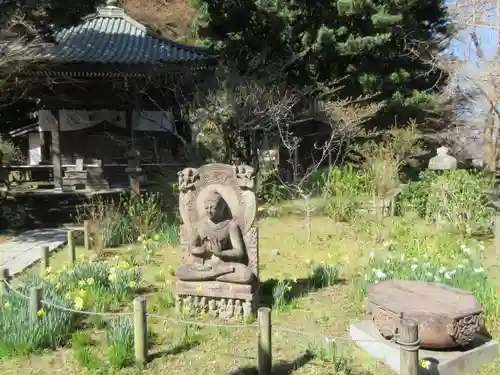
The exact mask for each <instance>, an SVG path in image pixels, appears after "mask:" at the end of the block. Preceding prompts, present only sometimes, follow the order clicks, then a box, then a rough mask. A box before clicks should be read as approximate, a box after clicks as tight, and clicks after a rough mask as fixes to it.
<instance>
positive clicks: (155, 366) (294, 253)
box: [0, 216, 500, 375]
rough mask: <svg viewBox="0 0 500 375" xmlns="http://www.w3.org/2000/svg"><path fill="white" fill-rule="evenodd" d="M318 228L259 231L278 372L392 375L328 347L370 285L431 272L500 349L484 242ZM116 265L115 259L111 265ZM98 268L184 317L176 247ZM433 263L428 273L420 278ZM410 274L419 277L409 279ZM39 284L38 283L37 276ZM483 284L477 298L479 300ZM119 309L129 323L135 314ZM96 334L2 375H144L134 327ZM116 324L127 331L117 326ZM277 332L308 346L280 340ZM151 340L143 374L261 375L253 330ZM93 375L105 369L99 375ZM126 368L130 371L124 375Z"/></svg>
mask: <svg viewBox="0 0 500 375" xmlns="http://www.w3.org/2000/svg"><path fill="white" fill-rule="evenodd" d="M311 224H312V240H311V242H310V243H309V242H308V240H307V230H306V225H307V223H306V221H305V219H304V218H303V217H295V216H288V217H280V218H263V219H261V221H260V233H259V234H260V261H261V267H260V269H261V278H262V281H263V282H264V283H266V281H269V282H268V285H270V287H269V290H268V291H267V294H268V295H267V297H268V298H269V299H272V300H274V304H275V305H274V310H275V311H274V313H273V315H272V319H273V324H274V326H275V327H276V328H275V330H274V332H273V352H274V361H275V363H278V362H283V363H288V364H291V363H292V362H293V361H295V360H297V359H298V358H300V357H302V356H304V355H305V354H306V353H309V354H314V355H315V358H314V359H311V360H310V361H309V362H308V365H307V366H298V368H297V369H295V370H294V371H293V372H292V373H293V374H297V375H298V374H300V375H322V374H325V373H339V374H352V375H368V374H373V375H375V374H377V375H379V374H380V375H389V374H391V371H390V370H389V369H388V368H387V367H386V366H384V365H382V364H380V363H377V362H376V361H374V360H373V359H371V358H370V357H369V356H368V355H367V354H366V353H365V352H364V351H362V350H361V349H359V348H358V347H357V346H355V345H354V344H352V343H349V341H348V340H341V341H338V342H337V343H333V342H332V341H327V340H326V339H325V337H342V338H346V337H348V327H349V324H350V323H351V322H353V321H355V320H357V319H360V318H362V317H363V315H364V307H365V301H364V296H365V289H364V288H365V286H366V284H367V283H368V282H372V281H375V277H376V276H377V275H378V276H380V275H381V273H380V272H382V273H384V274H385V275H386V277H390V276H394V277H400V278H413V279H426V278H427V277H430V276H428V273H429V272H430V273H432V275H433V277H434V278H435V277H436V275H443V278H444V279H446V280H445V281H449V282H450V285H454V286H458V287H460V288H463V289H466V290H471V291H472V292H474V293H475V294H476V296H477V298H478V299H479V300H480V301H481V303H482V304H483V306H484V307H485V310H486V314H487V324H488V329H489V330H490V333H491V334H492V335H493V336H494V337H495V338H498V337H499V336H500V325H499V321H500V314H498V293H497V290H498V289H497V288H498V287H499V286H500V283H499V281H500V280H498V279H495V278H492V277H489V276H490V275H491V276H495V274H497V273H498V268H496V267H497V266H496V263H495V257H494V249H492V247H491V244H490V242H489V241H488V240H487V239H485V240H483V242H481V241H480V240H477V239H471V238H468V237H466V236H465V235H463V234H455V233H454V232H451V231H450V232H447V231H446V230H442V229H438V228H436V226H435V225H433V224H429V223H426V222H425V221H423V220H422V219H417V218H415V217H411V216H410V217H405V218H387V219H385V220H384V221H382V222H381V221H378V220H370V219H369V218H363V217H356V218H355V220H352V221H351V222H350V223H339V222H336V221H333V220H332V219H329V218H326V217H322V216H315V217H312V219H311ZM457 241H458V243H457ZM462 245H464V246H465V248H464V246H462ZM273 249H279V250H280V254H279V255H276V253H275V252H273V251H272V250H273ZM464 249H465V250H464ZM78 251H79V252H81V251H80V249H79V250H78ZM469 252H470V255H469ZM372 253H373V254H372ZM402 254H405V257H404V259H401V255H402ZM116 255H118V256H119V259H115V256H116ZM396 255H397V256H396ZM100 256H101V257H102V260H103V261H104V262H106V263H110V264H113V265H116V262H117V261H118V262H119V261H120V260H122V261H127V262H128V263H129V264H134V265H135V266H136V267H137V269H138V270H140V273H141V274H142V275H143V277H144V280H143V282H142V285H143V286H145V287H149V290H150V292H149V293H148V295H147V298H148V302H147V308H148V311H151V312H152V313H155V314H160V315H163V316H167V317H172V318H175V317H176V315H175V312H174V310H175V309H174V298H173V292H174V282H175V276H174V274H175V272H174V271H175V268H176V267H177V266H178V265H180V258H179V253H178V251H177V249H176V248H175V247H172V246H162V245H159V246H158V248H157V249H156V251H155V252H154V253H153V254H150V255H149V257H148V256H147V254H146V253H145V251H144V247H143V245H138V246H132V245H131V246H126V247H121V248H116V249H110V250H106V251H104V252H103V253H102V254H101V255H100ZM65 257H66V254H65V252H59V253H57V254H55V256H54V257H53V258H51V263H52V267H53V269H54V270H55V271H56V270H57V269H58V268H60V267H61V265H62V264H64V263H65ZM426 257H427V258H426ZM413 258H415V259H416V260H414V259H413ZM464 259H469V260H468V266H467V267H458V265H459V264H465V263H463V260H464ZM387 260H390V262H387ZM427 260H428V263H430V266H429V270H427V269H426V270H425V271H424V267H426V266H425V264H426V263H427ZM414 264H417V265H418V267H417V268H415V267H412V266H413V265H414ZM420 267H421V268H420ZM481 267H483V268H484V271H483V270H481ZM441 268H446V270H444V271H443V270H440V269H441ZM374 270H379V271H380V272H377V271H374ZM452 270H456V271H455V273H453V275H449V276H452V279H447V278H446V277H445V275H446V272H451V271H452ZM479 270H480V272H476V271H479ZM33 272H37V270H36V268H35V269H34V270H33ZM365 275H366V276H365ZM438 277H439V276H438ZM365 279H366V280H365ZM379 279H380V277H379ZM304 280H306V286H307V287H306V288H304V287H303V286H304ZM450 280H452V281H453V282H452V281H450ZM478 283H479V285H480V288H477V284H478ZM89 303H90V302H89ZM110 303H111V305H113V303H112V302H110ZM91 305H92V306H95V305H94V304H93V303H92V304H91ZM115 308H116V309H118V308H119V309H121V310H129V311H130V303H125V304H122V305H118V306H115ZM200 319H201V318H200ZM204 319H205V321H206V320H207V319H208V318H204ZM88 322H89V324H88V328H86V329H85V330H84V331H83V332H84V333H86V335H87V336H85V337H83V338H82V337H80V338H78V337H77V338H75V336H73V340H72V343H71V346H69V345H68V346H67V347H64V348H60V349H58V350H57V351H49V352H44V353H40V354H35V355H32V356H31V357H30V359H29V361H27V360H26V359H23V358H3V359H0V361H1V366H2V369H5V370H4V372H3V373H5V374H7V375H21V374H25V373H29V371H30V369H31V368H37V370H38V372H37V374H41V375H44V374H47V375H48V374H51V375H52V374H65V375H76V374H81V373H82V367H83V368H86V369H87V370H86V371H89V372H88V374H90V373H92V374H97V372H96V371H101V372H100V373H106V374H108V373H109V374H111V373H113V374H119V375H129V374H138V372H137V371H138V370H137V369H136V368H135V367H134V366H126V365H130V350H131V347H130V327H129V326H127V325H126V324H127V323H123V322H120V323H117V321H116V322H115V321H109V320H108V321H105V322H104V323H103V324H102V325H95V324H92V322H91V321H90V320H88ZM112 322H115V324H122V323H123V325H122V326H117V325H112V324H113V323H112ZM84 326H86V325H84ZM278 326H286V327H289V328H292V329H295V330H298V331H301V332H304V333H307V334H304V335H300V334H297V333H293V332H288V331H282V330H280V329H279V328H278ZM117 327H119V328H117ZM148 328H149V330H150V331H151V332H152V333H151V336H152V337H154V340H152V341H151V348H150V353H151V354H153V357H152V361H151V363H149V364H148V366H147V367H146V368H145V369H143V370H141V371H142V372H141V374H145V375H160V374H165V373H173V372H175V373H182V374H185V375H209V374H210V375H212V374H221V375H225V374H230V373H234V372H235V371H236V370H237V369H238V368H245V367H254V366H256V363H257V360H256V356H257V348H256V339H255V337H256V331H255V328H252V327H247V328H238V329H231V328H215V327H214V328H211V327H206V328H205V327H202V328H196V327H194V326H182V325H180V324H176V323H174V322H171V321H168V320H160V319H153V318H150V319H148ZM111 332H112V333H111ZM88 338H91V339H88ZM77 339H79V340H80V341H78V340H77ZM77 342H79V343H80V346H79V347H78V345H77ZM73 346H75V347H78V348H80V349H75V347H73ZM101 364H102V366H101ZM95 366H101V367H99V368H100V369H99V370H94V367H95ZM123 366H126V367H124V368H121V367H123ZM111 368H115V369H113V370H111ZM89 369H92V370H89ZM90 371H92V372H90ZM103 371H104V372H103ZM236 373H237V372H236ZM495 373H500V361H499V360H497V361H495V362H493V363H491V364H488V365H486V366H484V368H482V369H481V370H479V371H478V372H476V373H474V374H472V375H489V374H495Z"/></svg>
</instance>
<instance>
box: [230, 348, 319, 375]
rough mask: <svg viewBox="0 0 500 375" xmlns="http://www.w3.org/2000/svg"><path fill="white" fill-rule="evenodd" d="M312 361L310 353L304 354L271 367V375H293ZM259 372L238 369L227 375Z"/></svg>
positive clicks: (252, 369)
mask: <svg viewBox="0 0 500 375" xmlns="http://www.w3.org/2000/svg"><path fill="white" fill-rule="evenodd" d="M313 359H314V355H312V354H310V353H306V354H304V355H302V356H300V357H299V358H297V359H296V360H295V361H292V362H279V363H276V364H275V365H273V368H272V371H271V374H274V375H289V374H293V372H294V371H296V370H298V369H300V368H301V367H304V366H305V365H306V364H308V363H309V362H310V361H311V360H313ZM258 374H259V371H258V369H257V367H244V368H240V369H238V370H235V371H232V372H230V373H229V374H227V375H258Z"/></svg>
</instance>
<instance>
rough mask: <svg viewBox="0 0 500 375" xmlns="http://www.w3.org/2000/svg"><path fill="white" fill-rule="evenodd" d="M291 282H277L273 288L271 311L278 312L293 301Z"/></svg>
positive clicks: (285, 280)
mask: <svg viewBox="0 0 500 375" xmlns="http://www.w3.org/2000/svg"><path fill="white" fill-rule="evenodd" d="M292 289H293V285H292V281H291V280H288V279H284V280H278V281H277V282H276V284H275V285H274V287H273V309H275V310H277V311H280V310H283V309H284V308H285V306H287V305H288V304H289V303H290V301H291V300H292V299H293V294H292Z"/></svg>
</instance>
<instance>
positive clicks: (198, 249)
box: [190, 246, 205, 255]
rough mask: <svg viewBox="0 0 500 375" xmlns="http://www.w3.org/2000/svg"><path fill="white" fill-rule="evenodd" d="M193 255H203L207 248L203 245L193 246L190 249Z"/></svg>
mask: <svg viewBox="0 0 500 375" xmlns="http://www.w3.org/2000/svg"><path fill="white" fill-rule="evenodd" d="M190 252H191V254H192V255H203V254H204V253H205V249H204V248H203V247H202V246H199V247H198V246H197V247H192V248H191V249H190Z"/></svg>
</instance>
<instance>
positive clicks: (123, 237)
mask: <svg viewBox="0 0 500 375" xmlns="http://www.w3.org/2000/svg"><path fill="white" fill-rule="evenodd" d="M83 220H92V222H93V223H94V226H95V227H94V228H93V229H94V230H93V235H94V238H93V240H94V243H95V247H96V248H97V249H98V250H102V249H104V248H107V247H113V246H118V245H123V244H128V243H134V242H136V241H138V240H139V241H143V240H145V239H152V238H156V239H157V242H160V241H161V242H162V243H163V241H165V243H169V244H175V243H178V240H179V237H178V234H175V233H177V232H178V226H177V225H176V224H175V223H172V222H171V221H169V218H168V217H167V215H166V214H165V212H164V205H163V201H162V199H161V196H160V194H157V193H144V194H141V195H139V196H135V195H131V194H128V193H127V194H122V195H121V196H120V198H119V199H118V200H116V199H115V200H113V199H111V200H109V199H104V198H102V197H100V196H99V197H97V198H95V199H94V200H93V201H92V202H91V203H90V204H89V205H87V206H83V207H79V210H78V215H77V221H78V222H82V221H83Z"/></svg>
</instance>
